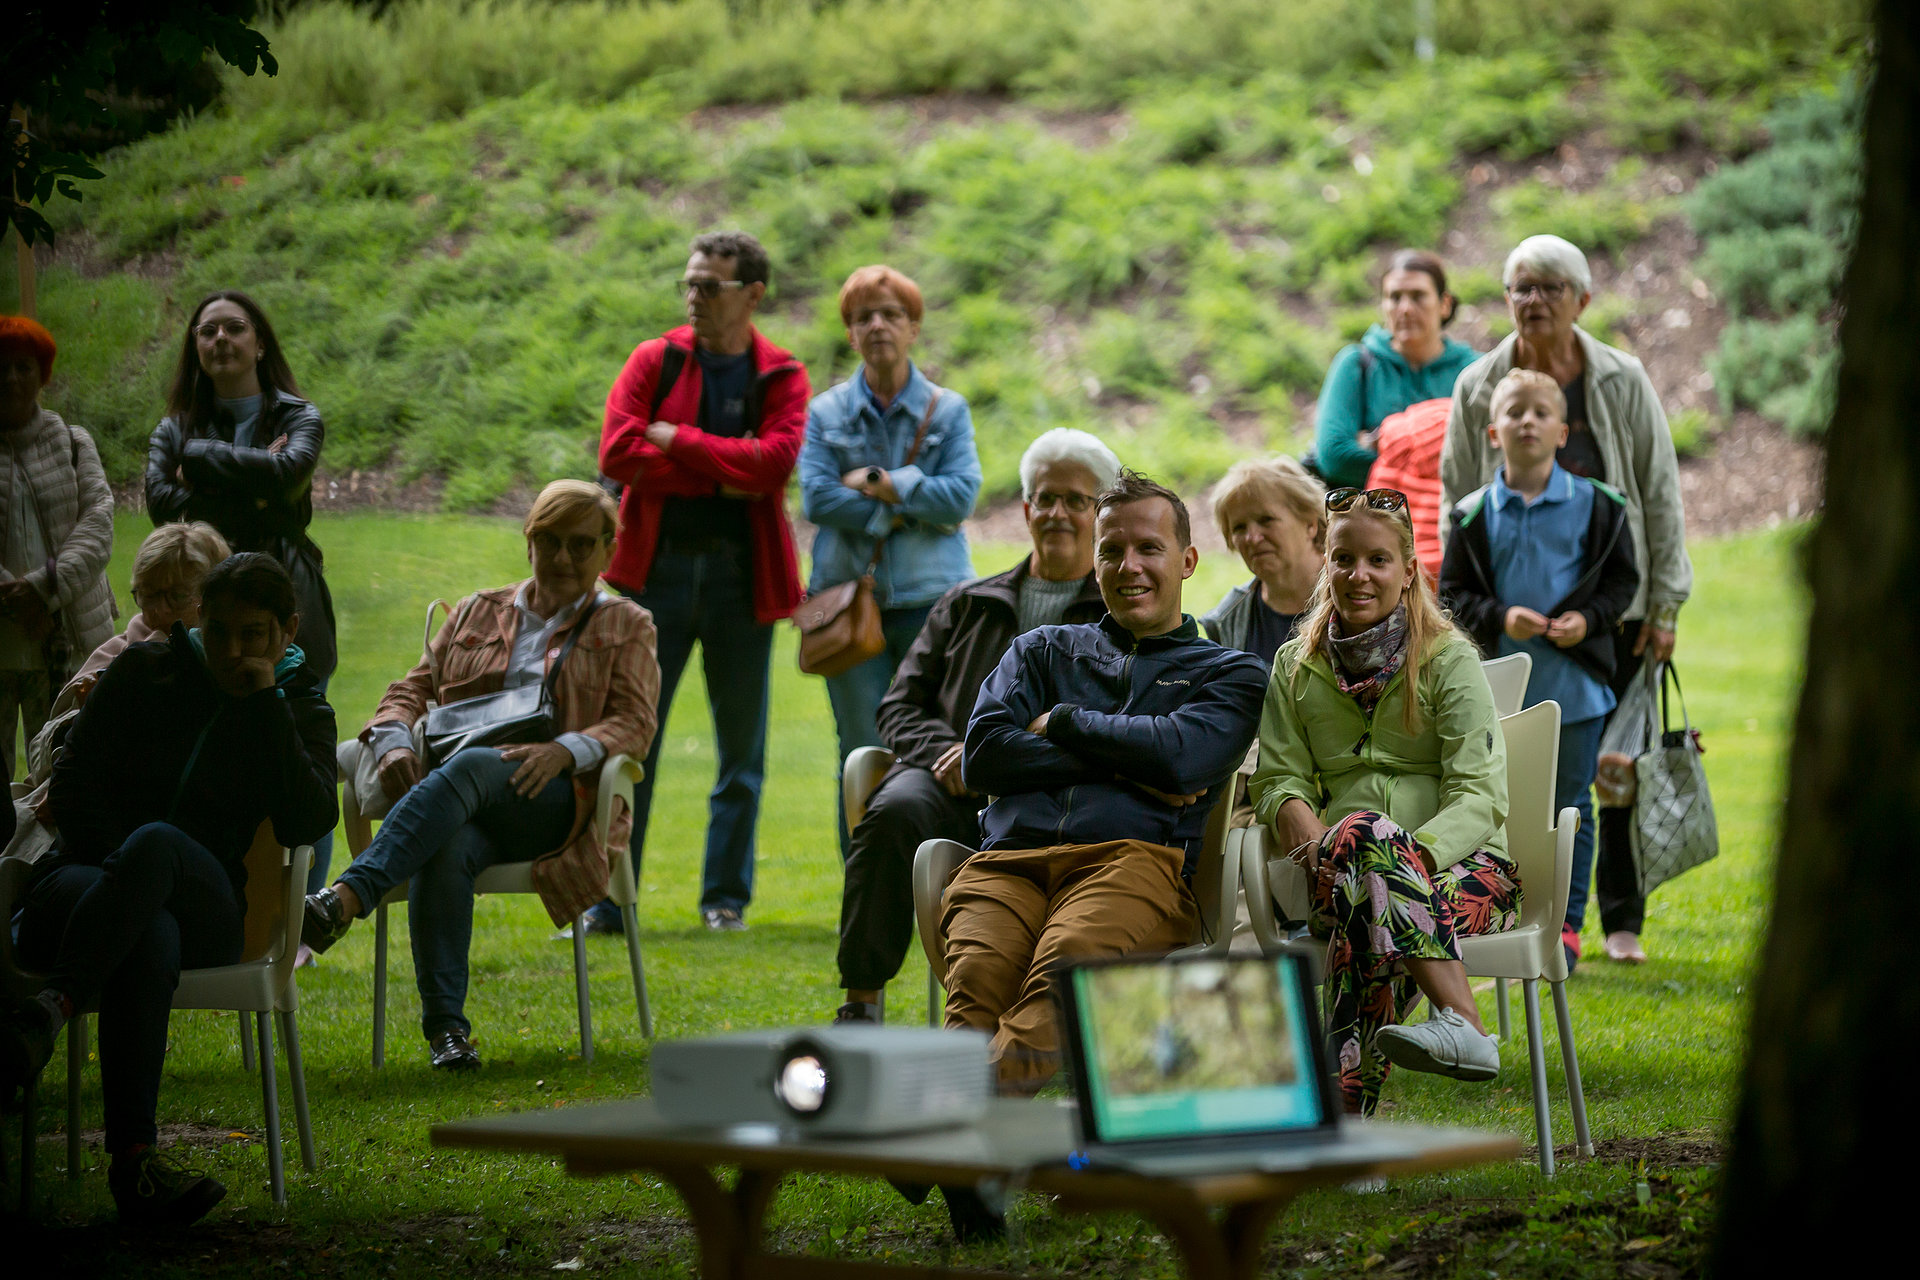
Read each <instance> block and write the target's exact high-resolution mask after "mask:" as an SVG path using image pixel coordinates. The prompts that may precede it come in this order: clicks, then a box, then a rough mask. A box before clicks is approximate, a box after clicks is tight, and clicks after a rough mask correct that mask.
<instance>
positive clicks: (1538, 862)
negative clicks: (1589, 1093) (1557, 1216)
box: [1240, 702, 1593, 1176]
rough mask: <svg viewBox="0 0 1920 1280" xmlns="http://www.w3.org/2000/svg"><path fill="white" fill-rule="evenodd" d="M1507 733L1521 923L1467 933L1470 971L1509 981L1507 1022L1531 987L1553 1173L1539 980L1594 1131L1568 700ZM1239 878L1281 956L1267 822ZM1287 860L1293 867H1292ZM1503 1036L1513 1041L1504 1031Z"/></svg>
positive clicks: (1258, 926) (1546, 1164)
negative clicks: (1583, 1020) (1574, 924)
mask: <svg viewBox="0 0 1920 1280" xmlns="http://www.w3.org/2000/svg"><path fill="white" fill-rule="evenodd" d="M1500 730H1501V733H1502V735H1503V736H1504V737H1505V738H1506V746H1507V826H1506V834H1507V854H1508V856H1509V857H1510V858H1512V860H1513V863H1514V865H1515V867H1516V868H1517V869H1518V870H1519V873H1520V884H1521V889H1522V896H1521V904H1520V921H1519V923H1518V924H1516V925H1515V926H1514V927H1513V928H1512V929H1508V930H1505V931H1503V932H1501V933H1492V934H1480V935H1478V936H1475V937H1466V938H1461V939H1459V940H1458V941H1459V945H1460V957H1461V959H1462V960H1463V961H1464V962H1465V964H1466V967H1467V973H1468V975H1469V976H1471V977H1477V978H1496V979H1500V980H1502V982H1501V985H1500V987H1499V989H1498V990H1497V991H1496V999H1497V1000H1498V1001H1499V1003H1500V1004H1501V1006H1502V1008H1501V1010H1500V1012H1501V1015H1502V1017H1501V1022H1502V1026H1503V1027H1504V1025H1505V1022H1506V1019H1505V1008H1504V1005H1505V1003H1506V1000H1505V985H1504V982H1505V980H1507V979H1519V980H1520V981H1521V982H1522V983H1523V984H1524V987H1525V994H1526V1006H1527V1055H1528V1059H1529V1062H1530V1065H1531V1067H1532V1085H1533V1114H1534V1128H1535V1130H1536V1133H1537V1135H1538V1138H1539V1142H1540V1168H1541V1171H1542V1172H1543V1173H1546V1174H1548V1175H1549V1176H1551V1175H1552V1173H1553V1169H1554V1159H1553V1129H1552V1123H1551V1120H1550V1118H1549V1116H1548V1112H1547V1067H1546V1058H1545V1045H1544V1043H1543V1041H1542V1040H1541V1034H1540V993H1539V990H1538V987H1537V985H1536V984H1537V982H1538V981H1539V980H1540V979H1542V978H1544V979H1546V980H1547V981H1548V982H1550V983H1552V984H1553V1003H1554V1013H1555V1015H1556V1017H1557V1019H1558V1022H1559V1030H1560V1052H1561V1056H1562V1059H1563V1062H1564V1065H1565V1067H1566V1072H1567V1092H1568V1095H1569V1101H1570V1103H1571V1106H1572V1110H1573V1124H1574V1131H1575V1136H1576V1138H1577V1139H1578V1140H1579V1149H1580V1153H1581V1154H1582V1155H1587V1156H1590V1155H1592V1154H1593V1138H1592V1136H1591V1135H1590V1134H1589V1133H1588V1131H1587V1101H1586V1094H1585V1093H1584V1091H1583V1090H1582V1089H1581V1086H1580V1062H1579V1058H1578V1056H1577V1055H1576V1053H1575V1051H1574V1043H1573V1022H1572V1019H1571V1016H1570V1014H1569V1012H1568V1009H1567V995H1566V989H1565V983H1566V979H1567V960H1566V954H1565V952H1563V951H1562V950H1561V948H1560V921H1561V920H1562V919H1564V918H1565V917H1566V913H1567V887H1568V885H1569V884H1570V883H1571V881H1572V878H1573V833H1574V831H1575V830H1576V829H1577V828H1578V826H1579V822H1580V814H1579V811H1578V810H1577V809H1573V808H1571V807H1569V808H1566V809H1562V810H1561V811H1560V814H1559V821H1558V822H1557V823H1555V822H1553V782H1554V773H1555V770H1556V769H1557V768H1558V766H1559V759H1560V704H1559V703H1557V702H1541V703H1537V704H1535V705H1534V706H1531V707H1528V708H1527V709H1526V710H1525V711H1520V712H1516V713H1515V714H1513V715H1510V716H1503V717H1502V718H1501V720H1500ZM1240 861H1241V866H1240V874H1241V879H1242V880H1243V881H1244V882H1245V884H1246V890H1247V915H1248V918H1249V919H1250V921H1251V922H1252V926H1253V935H1254V937H1255V938H1256V939H1257V940H1258V941H1259V943H1260V950H1261V952H1262V953H1263V954H1266V955H1273V954H1274V953H1275V952H1277V951H1278V950H1279V949H1280V947H1282V946H1283V945H1285V941H1286V940H1285V938H1284V937H1283V936H1282V935H1281V932H1280V928H1279V923H1278V921H1277V920H1276V918H1275V914H1274V910H1273V894H1272V891H1271V889H1270V887H1269V884H1270V877H1271V872H1272V869H1273V867H1274V864H1275V861H1283V860H1279V859H1278V856H1277V855H1273V857H1271V858H1270V835H1269V832H1268V830H1267V828H1265V827H1251V828H1248V830H1247V831H1246V833H1245V835H1244V836H1243V838H1242V840H1241V844H1240ZM1284 865H1287V866H1291V865H1292V864H1290V863H1286V864H1284ZM1502 1038H1503V1039H1505V1038H1506V1037H1505V1034H1504V1032H1503V1034H1502Z"/></svg>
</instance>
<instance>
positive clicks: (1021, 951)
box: [941, 840, 1199, 1094]
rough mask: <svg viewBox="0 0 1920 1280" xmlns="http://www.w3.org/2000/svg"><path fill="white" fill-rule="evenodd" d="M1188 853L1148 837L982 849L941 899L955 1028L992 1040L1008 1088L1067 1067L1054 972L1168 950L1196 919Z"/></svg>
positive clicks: (1023, 1087) (1027, 1088)
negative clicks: (1074, 963) (1064, 964)
mask: <svg viewBox="0 0 1920 1280" xmlns="http://www.w3.org/2000/svg"><path fill="white" fill-rule="evenodd" d="M1185 859H1186V855H1185V854H1184V853H1182V852H1181V851H1180V850H1178V849H1171V848H1168V847H1167V846H1165V845H1157V844H1148V843H1147V842H1146V841H1144V840H1113V841H1109V842H1107V843H1105V844H1068V845H1055V846H1053V847H1052V848H1047V849H984V850H982V851H981V852H979V853H976V854H974V855H973V856H972V857H971V858H969V859H967V861H966V862H965V863H963V864H962V865H961V867H960V870H959V871H958V872H957V873H956V874H955V875H954V877H953V883H952V884H950V885H948V886H947V892H946V896H945V897H944V898H943V899H942V900H941V926H942V932H944V933H945V934H946V940H947V946H946V955H947V1025H948V1026H949V1027H974V1028H978V1029H979V1030H981V1031H985V1032H987V1033H989V1034H990V1035H992V1036H993V1061H994V1068H995V1070H996V1071H997V1072H998V1074H999V1082H1000V1091H1001V1092H1002V1093H1011V1094H1028V1093H1032V1092H1034V1091H1035V1090H1037V1089H1039V1088H1040V1086H1041V1085H1043V1084H1045V1083H1046V1082H1047V1080H1048V1079H1049V1078H1050V1077H1051V1076H1052V1075H1053V1073H1054V1072H1055V1071H1057V1070H1058V1069H1059V1067H1060V1030H1059V1026H1058V1023H1057V1020H1056V1018H1055V1016H1054V1007H1053V996H1052V991H1051V979H1050V977H1049V970H1050V969H1051V968H1052V967H1053V966H1054V965H1056V964H1058V963H1060V962H1061V961H1063V960H1068V959H1076V960H1077V959H1089V958H1093V957H1098V956H1123V955H1130V954H1133V953H1135V952H1144V953H1152V952H1157V951H1171V950H1173V949H1174V948H1175V947H1182V946H1185V945H1186V944H1187V943H1189V942H1191V941H1192V940H1193V931H1194V927H1195V925H1196V923H1197V922H1198V919H1199V909H1198V908H1197V907H1196V906H1195V905H1194V901H1193V894H1192V893H1191V892H1190V891H1189V890H1188V888H1187V885H1186V882H1185V881H1183V880H1181V878H1180V868H1181V865H1182V863H1183V862H1184V861H1185Z"/></svg>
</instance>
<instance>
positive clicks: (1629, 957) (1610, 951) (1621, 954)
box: [1606, 929, 1647, 964]
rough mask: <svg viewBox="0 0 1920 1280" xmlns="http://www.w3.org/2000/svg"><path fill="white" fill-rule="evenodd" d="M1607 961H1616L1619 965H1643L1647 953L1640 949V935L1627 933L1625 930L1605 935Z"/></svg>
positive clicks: (1617, 930) (1616, 930)
mask: <svg viewBox="0 0 1920 1280" xmlns="http://www.w3.org/2000/svg"><path fill="white" fill-rule="evenodd" d="M1606 949H1607V959H1609V960H1617V961H1619V962H1620V963H1621V964H1645V963H1646V962H1647V953H1646V952H1645V951H1644V950H1642V949H1641V946H1640V935H1639V934H1637V933H1628V932H1627V931H1626V930H1625V929H1615V930H1614V931H1613V932H1612V933H1610V934H1608V935H1607V941H1606Z"/></svg>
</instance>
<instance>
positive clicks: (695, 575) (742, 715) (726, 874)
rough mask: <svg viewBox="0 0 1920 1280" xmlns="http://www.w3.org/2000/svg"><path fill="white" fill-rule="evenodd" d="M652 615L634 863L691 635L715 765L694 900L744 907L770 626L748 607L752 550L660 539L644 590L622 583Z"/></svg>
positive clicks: (762, 763)
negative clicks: (648, 730) (655, 657)
mask: <svg viewBox="0 0 1920 1280" xmlns="http://www.w3.org/2000/svg"><path fill="white" fill-rule="evenodd" d="M622 594H623V595H626V596H628V597H630V598H631V599H632V600H634V601H635V602H636V603H638V604H640V605H641V606H642V607H644V608H645V609H646V610H647V611H648V612H649V613H651V614H652V615H653V625H654V627H655V628H656V629H657V630H658V635H659V654H660V707H659V716H660V729H659V732H657V733H655V734H654V735H653V747H652V749H651V750H649V751H648V752H647V776H646V777H645V778H643V779H641V781H640V784H639V785H638V786H636V787H635V788H634V789H633V846H632V847H633V865H634V870H635V872H636V873H637V872H638V871H639V868H640V865H641V852H642V850H643V849H645V847H646V842H647V819H648V817H649V816H650V815H651V813H652V810H653V788H654V784H655V782H656V781H658V779H659V776H660V753H661V748H662V747H663V746H665V745H666V741H667V713H668V711H669V710H671V709H672V707H673V694H674V690H675V689H677V688H678V687H679V684H680V676H681V673H682V672H684V671H685V670H686V668H687V661H688V659H690V658H691V657H692V656H693V644H694V641H696V640H697V641H699V642H700V668H701V673H702V675H703V676H705V678H706V682H707V703H708V705H709V706H710V707H711V708H712V709H713V740H714V754H715V756H716V757H718V761H719V767H718V768H717V770H716V771H715V776H714V779H713V791H712V792H711V793H710V794H709V795H708V796H707V851H706V862H705V864H704V867H703V870H702V872H701V876H700V906H701V909H703V910H704V909H706V908H709V907H730V908H732V909H733V910H735V911H744V910H746V906H747V903H748V902H750V901H752V899H753V837H754V828H755V827H756V826H757V825H758V824H759V821H760V790H761V786H762V784H763V783H764V781H765V779H766V775H767V689H768V683H769V673H770V669H771V665H772V662H773V627H772V626H770V625H763V624H761V623H760V622H757V621H755V619H754V615H753V554H752V552H751V551H749V550H748V549H747V548H745V547H742V546H737V545H735V544H733V543H730V542H728V541H726V540H724V539H718V540H715V541H713V542H708V543H703V544H700V545H699V546H697V547H681V546H678V545H676V544H674V543H665V544H663V545H662V546H661V547H660V548H659V550H658V551H657V552H655V554H654V557H653V567H652V568H651V569H650V570H649V571H648V573H647V586H646V590H644V591H639V592H632V591H623V592H622Z"/></svg>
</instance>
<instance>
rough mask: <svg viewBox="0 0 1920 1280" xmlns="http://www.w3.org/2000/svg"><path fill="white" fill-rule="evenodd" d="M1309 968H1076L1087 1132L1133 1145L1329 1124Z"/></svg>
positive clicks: (1288, 959) (1073, 985)
mask: <svg viewBox="0 0 1920 1280" xmlns="http://www.w3.org/2000/svg"><path fill="white" fill-rule="evenodd" d="M1302 964H1303V962H1302V961H1301V960H1300V958H1299V957H1296V956H1290V955H1280V956H1274V957H1271V958H1267V957H1260V956H1246V957H1232V958H1228V959H1219V958H1212V957H1209V958H1198V959H1193V960H1181V961H1168V960H1164V959H1153V960H1143V961H1139V962H1127V961H1118V962H1107V963H1096V964H1087V965H1080V966H1076V967H1075V968H1073V969H1071V970H1070V971H1069V976H1068V986H1069V991H1068V992H1066V993H1063V994H1066V995H1067V1001H1066V1003H1067V1004H1068V1006H1069V1007H1068V1013H1069V1022H1070V1024H1071V1025H1072V1032H1071V1033H1072V1034H1073V1035H1074V1036H1075V1037H1076V1038H1077V1040H1078V1043H1077V1044H1075V1045H1074V1046H1073V1047H1074V1049H1075V1050H1076V1052H1075V1053H1074V1055H1073V1056H1074V1059H1075V1062H1076V1065H1077V1066H1078V1067H1079V1069H1080V1081H1081V1089H1082V1091H1083V1096H1082V1099H1081V1102H1082V1115H1083V1117H1084V1118H1085V1119H1086V1120H1088V1121H1090V1122H1091V1129H1092V1131H1091V1132H1089V1133H1088V1134H1087V1135H1086V1136H1087V1137H1088V1138H1089V1139H1092V1140H1094V1141H1099V1142H1128V1141H1139V1140H1153V1139H1159V1138H1189V1137H1205V1136H1210V1135H1215V1134H1242V1133H1264V1132H1276V1131H1286V1130H1294V1129H1313V1128H1317V1127H1319V1126H1321V1125H1323V1124H1327V1123H1330V1121H1331V1117H1330V1115H1329V1114H1328V1097H1329V1094H1328V1090H1327V1089H1326V1088H1325V1087H1324V1084H1325V1082H1323V1081H1321V1080H1320V1079H1318V1078H1317V1077H1316V1072H1317V1070H1318V1067H1317V1063H1318V1062H1319V1060H1320V1055H1319V1054H1318V1053H1317V1052H1316V1050H1317V1049H1318V1046H1317V1045H1316V1044H1315V1043H1314V1038H1315V1036H1316V1034H1317V1032H1318V1025H1317V1024H1318V1019H1317V1018H1316V1017H1315V1016H1314V1011H1313V998H1312V994H1311V989H1310V988H1309V987H1308V985H1307V981H1306V975H1305V974H1304V972H1302V970H1301V967H1300V966H1302ZM1089 1110H1090V1111H1091V1114H1090V1115H1088V1114H1087V1112H1088V1111H1089Z"/></svg>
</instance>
